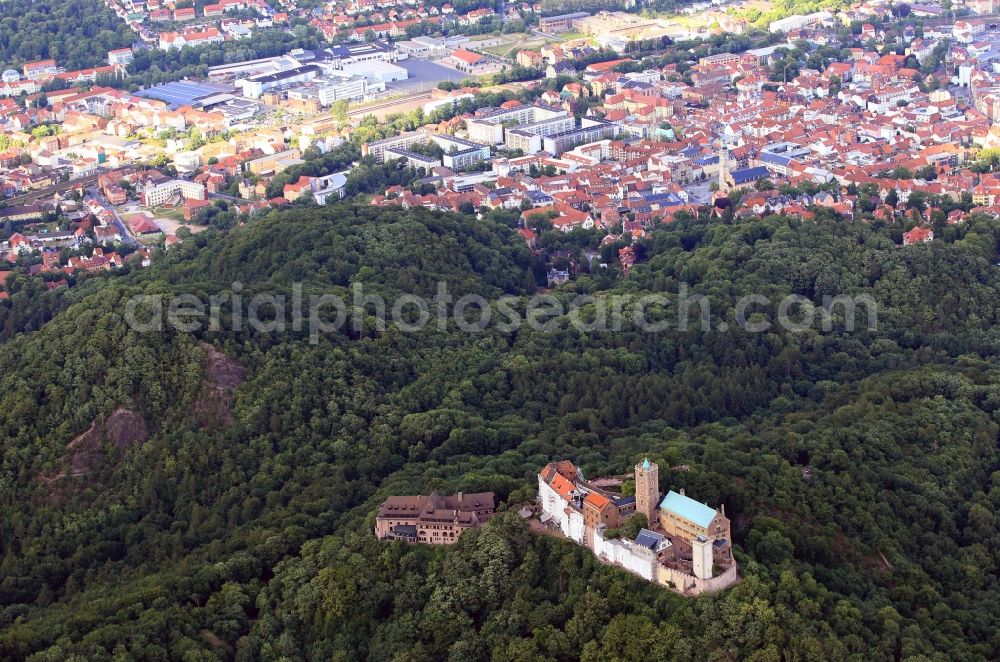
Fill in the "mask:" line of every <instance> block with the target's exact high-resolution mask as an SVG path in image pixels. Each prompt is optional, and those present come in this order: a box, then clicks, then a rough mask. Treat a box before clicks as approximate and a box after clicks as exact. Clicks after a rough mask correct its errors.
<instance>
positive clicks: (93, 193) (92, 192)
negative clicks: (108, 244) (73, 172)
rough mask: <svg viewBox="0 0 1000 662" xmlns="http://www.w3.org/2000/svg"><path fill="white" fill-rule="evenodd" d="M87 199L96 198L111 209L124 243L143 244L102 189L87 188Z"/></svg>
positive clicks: (103, 205)
mask: <svg viewBox="0 0 1000 662" xmlns="http://www.w3.org/2000/svg"><path fill="white" fill-rule="evenodd" d="M86 199H87V200H95V201H97V202H98V203H99V204H100V205H101V206H102V207H104V208H106V209H108V210H110V211H111V214H112V215H113V216H114V217H115V226H116V227H117V228H118V234H120V235H121V238H122V243H124V244H129V245H131V246H140V245H141V244H140V243H139V240H138V239H136V238H135V237H134V236H132V231H131V230H129V228H128V226H127V225H126V224H125V221H123V220H122V217H121V216H119V215H118V210H117V209H115V208H114V206H112V205H111V204H110V203H109V202H108V201H107V200H106V199H105V198H104V196H103V195H101V192H100V191H98V190H97V189H94V188H88V189H87V195H86Z"/></svg>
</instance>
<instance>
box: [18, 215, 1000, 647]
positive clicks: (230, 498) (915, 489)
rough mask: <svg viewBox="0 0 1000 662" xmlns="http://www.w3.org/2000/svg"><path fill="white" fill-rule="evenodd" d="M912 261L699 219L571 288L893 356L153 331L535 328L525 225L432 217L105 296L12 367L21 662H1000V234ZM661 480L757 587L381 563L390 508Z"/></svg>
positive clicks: (514, 567)
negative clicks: (454, 302)
mask: <svg viewBox="0 0 1000 662" xmlns="http://www.w3.org/2000/svg"><path fill="white" fill-rule="evenodd" d="M497 218H498V219H499V220H501V221H502V220H503V219H502V218H500V217H497ZM888 232H889V231H888V230H887V229H884V228H877V227H871V226H865V225H861V224H848V223H843V222H838V221H833V220H821V221H817V222H810V223H802V222H800V221H797V220H793V219H785V218H768V219H761V220H753V221H742V222H738V223H735V224H729V223H725V222H721V221H712V222H711V223H709V222H703V221H694V220H691V221H684V222H677V223H674V224H672V225H670V226H666V227H663V228H658V229H657V230H656V231H655V232H654V233H653V234H652V237H651V239H650V240H648V241H646V242H644V243H643V244H642V245H641V246H640V247H639V250H638V252H639V254H640V256H641V257H642V258H643V261H642V262H641V263H640V264H638V265H636V266H635V267H634V268H633V269H632V270H631V272H630V273H629V274H628V276H627V277H618V276H620V274H618V273H617V272H616V270H615V269H614V268H611V269H609V270H606V271H605V270H603V269H598V270H596V271H595V273H594V275H593V276H581V277H580V278H577V279H576V280H574V281H572V282H571V283H569V284H567V285H564V286H561V287H560V288H557V289H556V290H554V291H553V294H555V295H556V296H557V297H559V298H561V299H562V300H565V301H568V300H570V299H571V298H573V297H575V296H577V295H578V294H593V295H595V296H596V297H597V298H598V299H603V298H606V297H609V296H611V295H630V296H639V295H643V294H649V293H663V294H665V295H666V296H667V297H668V298H669V299H671V300H676V297H677V292H678V291H680V289H681V286H682V285H683V284H686V285H687V286H688V287H689V288H690V290H691V293H692V294H703V295H706V296H707V297H708V298H709V300H710V302H711V305H712V310H713V315H717V317H715V319H716V320H726V321H728V322H735V318H734V317H733V313H732V311H731V308H732V305H733V303H734V301H735V300H736V299H737V298H738V297H739V296H741V295H743V294H748V293H759V294H762V295H765V296H767V297H769V298H770V300H771V302H772V303H771V304H769V305H761V306H758V307H757V308H755V309H754V310H755V311H756V312H755V315H758V316H760V317H762V318H768V317H770V318H772V319H773V318H774V314H775V312H776V310H775V309H776V308H777V302H778V301H779V300H780V297H781V296H784V295H786V294H789V293H794V294H798V295H801V296H802V297H805V298H806V299H808V300H810V301H812V302H814V303H816V304H819V303H820V302H821V301H822V298H823V296H824V295H835V294H846V295H867V296H870V297H871V298H872V299H873V300H874V301H875V302H876V303H877V305H878V328H877V329H875V330H865V329H859V330H856V331H853V332H847V331H845V330H844V329H843V325H842V324H840V322H841V321H843V320H840V319H835V320H834V322H835V323H834V324H833V325H832V327H833V328H832V329H831V330H829V331H823V330H822V329H820V328H819V327H818V326H816V328H812V329H809V330H805V331H802V332H798V333H793V332H790V331H786V330H782V329H781V328H780V327H778V326H775V327H773V328H772V329H771V330H769V331H767V332H763V333H749V332H746V331H744V330H741V329H739V328H738V327H737V325H736V324H735V323H732V324H730V325H729V328H728V330H726V331H719V330H718V326H717V324H716V323H714V322H713V324H712V325H711V327H710V328H709V329H708V330H702V329H701V328H700V327H699V326H697V325H695V326H694V327H693V328H692V329H691V330H688V331H683V332H682V331H678V330H668V331H663V332H659V333H650V332H645V331H640V330H639V329H637V328H635V326H634V325H633V324H625V325H624V326H623V327H622V328H620V329H617V330H608V331H589V332H584V331H578V330H575V329H573V328H572V327H571V326H570V325H569V324H567V323H565V322H566V321H565V320H561V321H559V322H558V323H557V324H556V328H555V329H553V330H552V331H551V332H542V331H537V330H533V329H531V328H529V327H527V326H522V327H521V328H519V329H517V330H515V331H502V330H500V329H499V328H494V327H490V328H487V329H486V330H484V331H480V332H476V333H473V332H465V331H460V330H459V329H457V328H456V325H455V324H454V322H452V323H450V324H449V325H448V326H447V327H446V328H443V329H442V328H439V327H438V326H437V324H430V325H428V326H427V327H426V328H425V329H423V330H421V331H419V332H411V333H405V332H402V331H400V330H398V329H395V328H392V327H390V328H388V329H386V330H384V331H379V330H378V329H377V327H376V326H374V325H373V324H371V323H370V320H366V323H365V324H364V325H363V326H362V327H361V328H359V329H358V330H353V329H346V330H344V331H343V332H338V333H327V334H323V335H322V336H321V337H320V338H319V342H317V343H316V344H310V343H309V342H307V341H306V337H305V335H304V333H303V332H301V331H295V330H293V329H288V330H285V331H280V332H279V331H273V332H263V331H255V332H241V333H235V332H232V331H227V330H226V329H225V328H223V329H220V330H215V331H208V330H206V331H201V332H196V333H190V334H188V333H180V332H174V331H165V332H163V333H139V332H136V331H133V330H130V329H129V328H127V327H126V325H125V323H124V320H123V312H124V310H125V309H126V302H127V301H128V300H129V299H130V298H131V297H132V296H134V295H135V294H138V293H144V294H147V295H149V294H157V293H163V294H172V293H193V294H197V295H199V296H201V297H207V296H209V295H211V294H214V293H217V292H219V291H220V290H221V289H224V288H227V287H230V286H231V284H232V283H233V282H236V281H239V282H240V283H242V284H244V286H245V288H246V290H245V291H246V293H248V294H250V293H259V292H266V291H274V292H280V293H285V292H288V291H290V290H291V288H292V284H293V283H295V282H301V283H302V284H303V288H304V290H305V291H306V292H307V293H319V292H329V293H334V294H344V293H346V292H347V291H348V290H349V289H350V288H351V286H352V285H354V284H355V283H362V282H363V283H365V284H366V286H368V285H370V286H371V287H372V288H373V290H372V291H376V292H380V293H383V294H385V295H387V296H388V295H391V294H393V293H416V294H420V295H423V296H429V295H430V294H433V293H434V292H435V291H436V287H437V282H438V281H439V280H444V281H447V282H448V283H449V288H450V290H451V291H452V292H453V293H454V294H455V295H456V296H460V295H461V294H465V293H475V294H479V295H481V296H484V297H487V298H489V299H490V300H492V301H496V300H497V299H498V298H499V297H501V296H503V295H514V296H516V297H520V298H521V299H520V300H521V301H522V303H520V304H514V305H515V307H516V306H518V305H523V301H524V298H526V297H527V296H528V295H530V294H532V292H533V291H534V290H535V289H536V287H537V285H538V284H539V283H543V282H544V274H543V272H542V269H541V265H540V264H539V262H538V260H537V258H535V257H534V256H532V255H531V254H530V252H529V251H528V250H527V249H526V247H525V246H524V242H523V241H522V240H521V238H520V237H519V236H518V235H517V234H516V233H514V232H513V230H512V229H511V228H510V227H508V226H507V225H505V224H504V223H502V222H497V220H496V219H494V218H493V217H488V218H486V219H482V220H477V219H475V218H473V217H466V216H460V215H452V214H448V215H443V214H436V213H431V212H428V211H425V210H411V211H403V210H391V211H389V210H378V209H375V208H370V207H352V206H347V205H344V206H338V207H333V208H323V209H298V210H293V211H287V212H277V213H272V214H269V215H268V216H266V217H264V218H262V219H256V220H252V221H250V222H248V224H247V225H246V226H245V227H237V228H234V229H232V230H231V231H229V232H228V233H226V234H216V233H214V232H211V233H203V234H201V235H198V236H197V237H193V238H190V239H188V240H187V243H186V244H185V245H184V246H181V247H179V249H177V250H172V251H171V253H170V254H169V255H166V256H164V257H163V259H162V260H160V261H159V262H157V263H155V264H154V266H153V267H151V268H150V269H149V270H147V271H144V272H142V273H134V274H131V275H129V276H127V277H124V278H118V279H114V280H104V279H93V280H90V281H87V282H85V283H83V284H82V285H81V286H80V287H79V288H75V289H76V290H77V291H76V292H74V293H73V294H72V297H74V298H73V302H72V305H70V306H69V307H68V308H67V309H66V310H64V311H62V312H60V313H58V314H57V315H56V317H55V318H54V319H53V320H51V321H49V322H48V323H46V324H45V325H44V326H43V327H42V328H41V329H40V330H38V331H35V332H32V333H30V334H28V335H22V336H20V337H18V338H16V339H14V340H13V341H11V342H8V343H6V344H5V345H3V346H0V434H2V438H3V440H4V441H3V444H4V447H3V456H2V465H0V658H2V659H12V660H13V659H25V658H29V657H33V659H36V660H60V661H62V660H105V659H106V660H111V659H141V660H147V659H148V660H160V659H192V660H195V659H197V660H209V659H233V658H235V659H240V660H277V659H284V660H306V659H337V660H363V659H370V660H435V659H452V660H498V661H500V660H536V659H557V660H574V659H580V658H582V659H585V660H650V659H677V660H692V659H698V660H701V659H706V660H707V659H712V660H720V659H722V660H729V659H733V660H735V659H754V660H782V659H789V660H803V659H810V660H837V659H855V660H902V659H906V660H953V659H961V660H990V659H997V658H998V657H1000V635H998V631H1000V627H998V626H1000V597H998V596H1000V585H998V581H997V568H998V560H1000V559H998V554H1000V552H998V550H1000V533H998V528H997V525H996V514H995V513H996V510H997V508H998V506H1000V453H998V447H997V431H998V427H997V424H998V419H1000V370H998V359H997V357H998V355H1000V351H998V350H1000V339H998V337H997V333H996V330H995V324H996V315H997V311H996V302H997V301H998V300H1000V268H998V267H997V266H996V263H997V242H998V239H1000V224H998V223H997V222H995V221H988V220H985V219H977V220H975V221H974V222H972V223H970V224H967V225H965V226H962V227H960V228H958V229H955V230H951V231H950V232H949V235H948V241H947V242H944V241H935V242H932V243H930V244H927V245H922V246H915V247H908V248H905V249H901V248H898V247H896V246H894V245H893V244H892V242H891V241H890V240H889V235H888ZM542 239H543V242H545V241H552V239H551V238H546V237H544V236H543V238H542ZM715 311H718V312H717V313H716V312H715ZM755 319H756V318H755ZM859 326H862V325H859ZM646 453H649V455H650V457H651V458H652V459H654V460H656V461H657V462H658V463H659V464H660V466H661V467H662V468H663V469H662V473H663V475H662V476H661V481H663V482H662V485H661V488H666V487H671V488H674V489H679V488H681V487H683V488H685V489H686V490H687V493H688V494H689V495H692V496H696V497H697V498H699V499H701V500H704V501H706V502H708V503H711V504H716V503H725V504H726V512H727V513H728V514H729V515H730V517H732V518H733V523H734V537H735V545H736V553H737V558H738V560H739V562H740V567H741V573H742V574H743V576H744V581H743V582H742V583H740V584H739V585H737V586H736V587H734V588H733V589H731V590H729V591H726V592H724V593H722V594H720V595H718V596H714V597H704V598H699V599H684V598H681V597H679V596H676V595H674V594H672V593H670V592H668V591H664V590H661V589H658V588H656V587H654V586H651V585H649V584H647V583H645V582H643V581H641V580H639V579H637V578H634V577H632V576H630V575H627V574H625V573H624V572H622V571H620V570H617V569H614V568H609V567H605V566H601V565H599V564H598V563H596V561H595V560H594V559H593V557H592V556H590V555H589V553H588V552H587V551H586V550H584V549H582V548H579V547H576V546H574V545H572V544H570V543H567V542H564V541H560V540H557V539H555V538H552V537H548V536H543V537H537V536H534V535H532V534H529V533H528V532H527V531H526V529H525V526H524V525H523V524H522V523H521V522H520V521H519V519H518V518H517V517H516V516H514V515H513V514H509V513H508V514H506V515H503V516H501V517H498V518H495V519H494V520H492V521H491V522H490V523H488V524H487V525H486V526H484V527H483V528H481V529H479V530H477V531H474V532H471V533H469V534H466V535H465V536H463V537H462V539H461V540H460V541H459V543H458V544H457V545H456V546H455V548H452V549H430V548H421V547H405V546H402V545H401V544H400V543H395V544H378V543H376V541H375V539H374V536H373V535H372V533H371V526H372V523H373V518H374V511H375V508H376V506H377V504H378V503H379V501H380V500H381V499H383V498H384V497H385V496H386V495H388V494H405V493H419V492H427V491H428V490H432V489H438V490H441V491H442V492H451V491H457V490H464V491H480V490H493V491H496V492H497V493H498V494H499V495H500V497H501V498H502V499H503V500H504V501H505V502H506V503H509V504H516V503H520V502H522V501H524V500H526V499H529V498H531V497H532V496H533V494H534V490H535V486H536V481H535V478H534V476H535V472H536V471H537V470H538V468H539V467H541V466H542V465H543V464H544V463H545V462H547V461H549V460H550V459H553V458H569V459H572V460H574V461H575V462H577V463H579V464H580V465H582V467H583V468H584V471H585V472H586V474H587V475H600V474H606V473H621V472H624V471H627V470H628V469H629V468H630V467H631V466H632V464H633V463H634V462H635V461H636V460H637V459H638V458H640V457H642V456H643V455H644V454H646ZM807 467H809V469H808V470H807ZM668 468H669V469H668Z"/></svg>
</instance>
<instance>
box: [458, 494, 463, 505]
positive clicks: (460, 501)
mask: <svg viewBox="0 0 1000 662" xmlns="http://www.w3.org/2000/svg"><path fill="white" fill-rule="evenodd" d="M458 502H459V503H462V493H461V492H459V493H458Z"/></svg>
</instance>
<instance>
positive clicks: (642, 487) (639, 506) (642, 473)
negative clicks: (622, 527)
mask: <svg viewBox="0 0 1000 662" xmlns="http://www.w3.org/2000/svg"><path fill="white" fill-rule="evenodd" d="M659 505H660V468H659V467H657V466H656V464H655V463H653V462H650V461H649V458H648V457H647V458H646V459H644V460H643V461H642V462H641V463H639V464H637V465H635V512H637V513H643V514H644V515H645V516H646V520H647V521H648V522H649V527H650V528H652V527H653V525H655V524H656V522H657V521H659V517H658V515H657V507H658V506H659Z"/></svg>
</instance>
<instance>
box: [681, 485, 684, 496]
mask: <svg viewBox="0 0 1000 662" xmlns="http://www.w3.org/2000/svg"><path fill="white" fill-rule="evenodd" d="M681 496H685V495H684V488H683V487H682V488H681Z"/></svg>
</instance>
